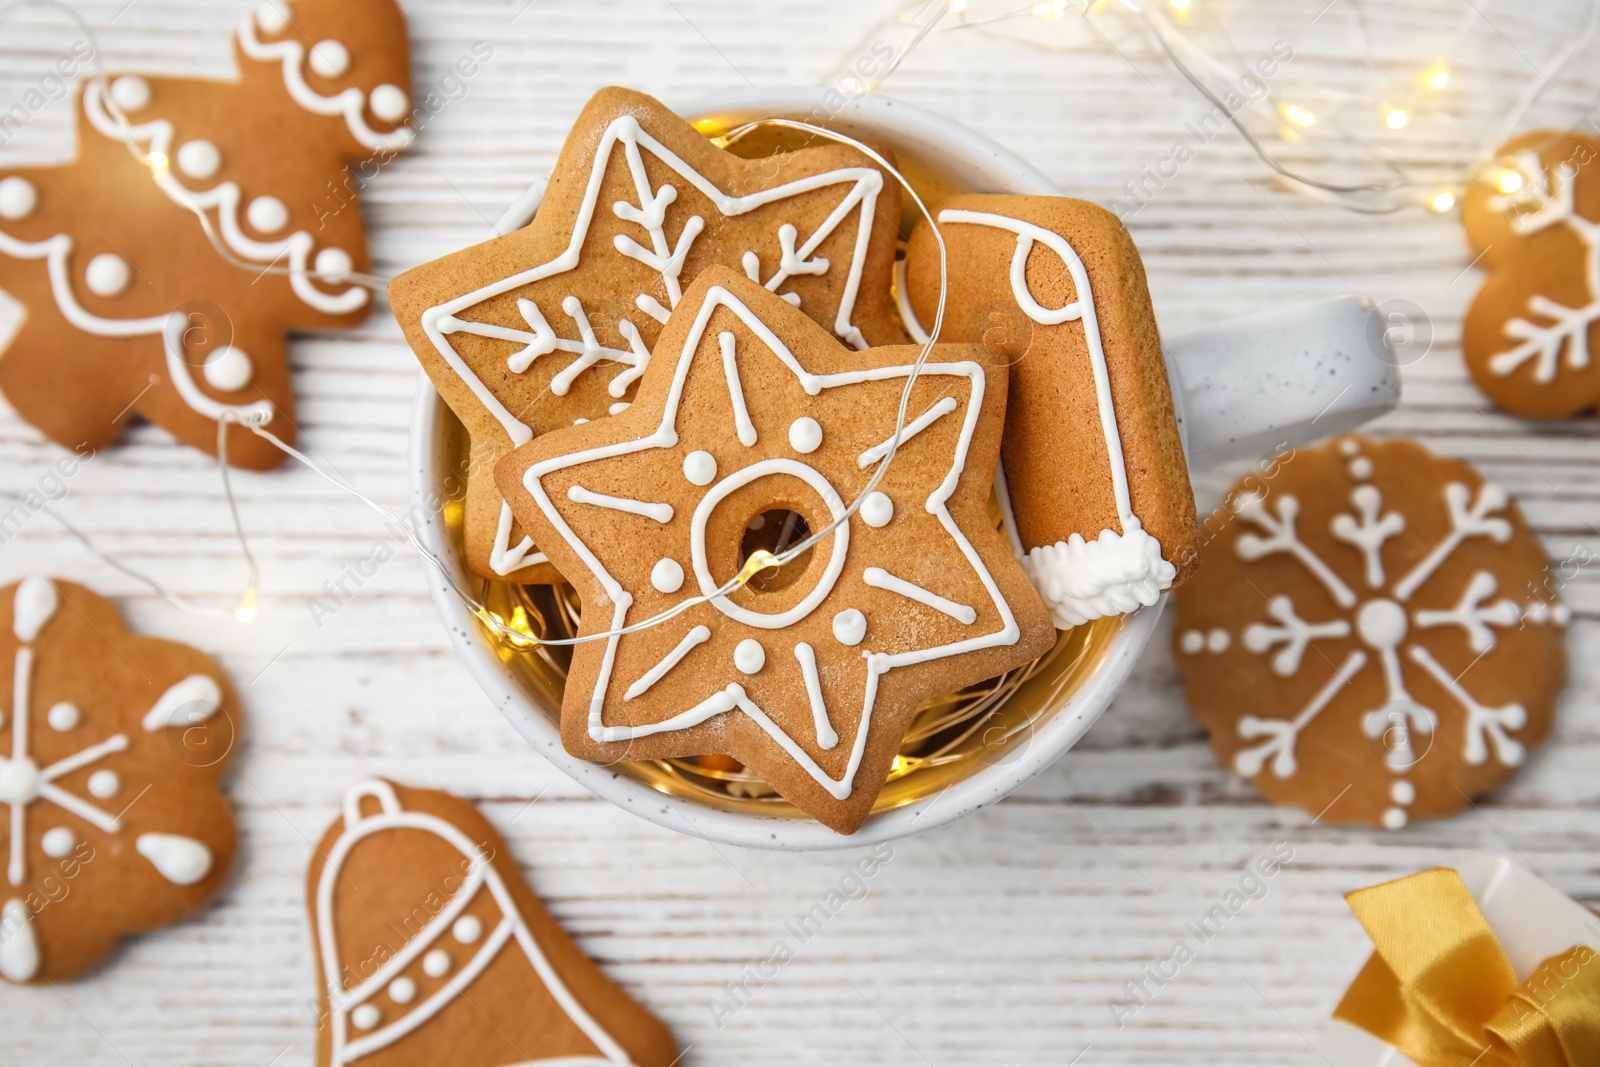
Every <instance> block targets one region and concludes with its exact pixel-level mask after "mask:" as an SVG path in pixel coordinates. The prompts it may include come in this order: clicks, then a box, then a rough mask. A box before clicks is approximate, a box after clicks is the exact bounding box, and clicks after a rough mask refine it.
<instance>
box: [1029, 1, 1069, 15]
mask: <svg viewBox="0 0 1600 1067" xmlns="http://www.w3.org/2000/svg"><path fill="white" fill-rule="evenodd" d="M1033 13H1034V14H1035V15H1037V16H1039V17H1040V18H1042V19H1058V18H1060V17H1061V16H1062V15H1065V14H1066V13H1067V0H1055V3H1053V4H1034V5H1033Z"/></svg>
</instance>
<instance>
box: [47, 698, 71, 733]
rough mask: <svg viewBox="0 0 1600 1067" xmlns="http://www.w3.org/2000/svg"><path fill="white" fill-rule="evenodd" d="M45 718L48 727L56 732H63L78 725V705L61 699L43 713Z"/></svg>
mask: <svg viewBox="0 0 1600 1067" xmlns="http://www.w3.org/2000/svg"><path fill="white" fill-rule="evenodd" d="M45 719H46V721H48V722H49V723H50V729H52V730H55V731H57V732H58V733H65V732H66V731H68V730H70V729H72V728H73V727H74V726H76V725H78V706H77V705H76V704H68V703H67V702H66V701H64V700H63V701H62V702H61V703H59V704H57V705H56V706H55V707H53V708H51V709H50V711H49V713H48V714H46V715H45Z"/></svg>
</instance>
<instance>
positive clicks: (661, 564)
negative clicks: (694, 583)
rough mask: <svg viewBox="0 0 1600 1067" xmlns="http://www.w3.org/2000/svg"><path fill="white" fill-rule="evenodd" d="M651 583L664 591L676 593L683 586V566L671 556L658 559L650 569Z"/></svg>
mask: <svg viewBox="0 0 1600 1067" xmlns="http://www.w3.org/2000/svg"><path fill="white" fill-rule="evenodd" d="M650 584H651V585H653V586H655V587H656V588H657V589H658V590H660V591H661V592H663V593H676V592H677V591H678V590H680V589H682V588H683V566H682V565H681V564H680V563H679V562H678V561H677V560H675V559H671V558H667V559H660V560H657V561H656V565H655V566H654V567H652V568H651V569H650Z"/></svg>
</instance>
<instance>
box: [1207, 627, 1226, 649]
mask: <svg viewBox="0 0 1600 1067" xmlns="http://www.w3.org/2000/svg"><path fill="white" fill-rule="evenodd" d="M1228 643H1229V637H1228V631H1226V630H1222V629H1217V630H1212V631H1211V632H1210V633H1208V634H1206V648H1208V649H1210V650H1211V651H1212V652H1226V651H1228Z"/></svg>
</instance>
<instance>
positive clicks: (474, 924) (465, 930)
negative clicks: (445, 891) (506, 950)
mask: <svg viewBox="0 0 1600 1067" xmlns="http://www.w3.org/2000/svg"><path fill="white" fill-rule="evenodd" d="M450 933H451V934H453V935H454V936H455V939H456V940H457V941H459V942H461V943H462V944H463V945H470V944H472V943H473V942H474V941H476V940H478V938H480V937H482V936H483V923H481V922H479V921H478V919H477V918H475V917H474V916H471V915H463V916H462V917H461V918H459V919H457V920H456V924H455V925H454V926H452V927H451V928H450Z"/></svg>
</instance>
